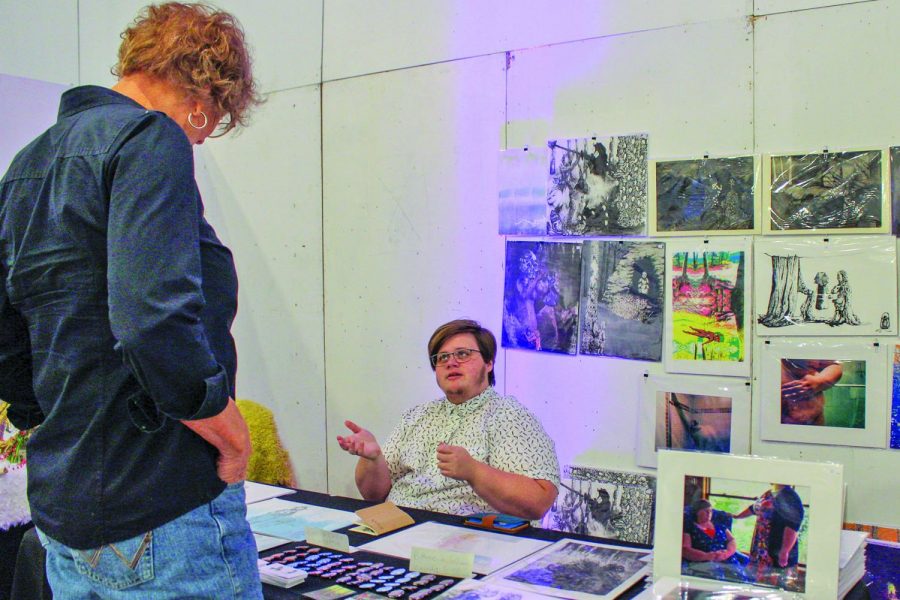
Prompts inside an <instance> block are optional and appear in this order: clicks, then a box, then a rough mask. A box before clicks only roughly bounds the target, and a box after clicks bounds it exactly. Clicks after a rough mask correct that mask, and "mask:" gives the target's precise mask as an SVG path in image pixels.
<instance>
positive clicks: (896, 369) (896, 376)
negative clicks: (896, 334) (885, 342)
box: [890, 344, 900, 450]
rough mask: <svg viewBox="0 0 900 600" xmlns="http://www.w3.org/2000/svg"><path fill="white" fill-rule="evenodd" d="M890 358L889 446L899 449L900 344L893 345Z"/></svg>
mask: <svg viewBox="0 0 900 600" xmlns="http://www.w3.org/2000/svg"><path fill="white" fill-rule="evenodd" d="M892 358H893V360H892V361H891V438H890V447H891V448H893V449H894V450H900V345H897V344H895V345H894V352H893V356H892Z"/></svg>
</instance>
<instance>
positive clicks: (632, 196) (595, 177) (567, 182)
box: [547, 134, 647, 235]
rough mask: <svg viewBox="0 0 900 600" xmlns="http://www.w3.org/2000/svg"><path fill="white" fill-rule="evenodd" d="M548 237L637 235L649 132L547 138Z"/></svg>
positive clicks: (642, 224) (642, 226)
mask: <svg viewBox="0 0 900 600" xmlns="http://www.w3.org/2000/svg"><path fill="white" fill-rule="evenodd" d="M547 147H548V148H549V151H550V159H549V169H548V179H547V234H548V235H641V234H643V233H644V232H645V231H646V225H647V135H646V134H642V135H623V136H612V137H591V138H579V139H568V140H550V141H548V142H547Z"/></svg>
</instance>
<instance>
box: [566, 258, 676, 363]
mask: <svg viewBox="0 0 900 600" xmlns="http://www.w3.org/2000/svg"><path fill="white" fill-rule="evenodd" d="M581 254H582V268H581V277H582V281H581V342H580V351H581V353H582V354H593V355H596V356H615V357H618V358H627V359H632V360H652V361H657V362H658V361H659V360H661V358H662V337H663V314H664V313H663V307H664V304H665V285H664V284H665V275H666V247H665V244H663V243H662V242H630V241H624V240H614V241H601V240H585V241H584V243H583V244H582V253H581Z"/></svg>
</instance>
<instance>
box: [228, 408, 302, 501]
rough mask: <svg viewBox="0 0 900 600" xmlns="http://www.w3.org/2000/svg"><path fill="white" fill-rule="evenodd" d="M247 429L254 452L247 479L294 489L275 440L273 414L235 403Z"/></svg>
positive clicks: (285, 459)
mask: <svg viewBox="0 0 900 600" xmlns="http://www.w3.org/2000/svg"><path fill="white" fill-rule="evenodd" d="M235 403H236V404H237V407H238V410H240V411H241V414H242V415H243V416H244V420H245V421H246V422H247V427H248V428H249V429H250V442H251V443H252V444H253V453H252V454H251V455H250V464H249V466H248V468H247V479H249V480H251V481H258V482H260V483H271V484H272V485H284V486H288V487H297V485H296V481H295V479H294V470H293V468H292V467H291V459H290V457H289V456H288V453H287V451H286V450H285V449H284V447H283V446H282V445H281V440H280V439H279V438H278V430H277V428H276V427H275V417H274V416H273V415H272V411H271V410H269V409H268V408H266V407H265V406H262V405H261V404H257V403H256V402H253V401H252V400H244V399H239V400H235Z"/></svg>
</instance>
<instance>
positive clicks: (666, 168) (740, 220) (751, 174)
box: [647, 156, 762, 236]
mask: <svg viewBox="0 0 900 600" xmlns="http://www.w3.org/2000/svg"><path fill="white" fill-rule="evenodd" d="M760 165H761V163H760V157H759V156H730V157H723V158H710V157H703V158H685V159H677V160H675V159H673V160H656V161H653V162H652V163H651V165H650V179H649V190H650V193H649V196H650V202H649V217H648V219H647V220H648V223H649V232H650V235H651V236H686V235H701V236H710V235H751V234H754V233H759V232H760V229H761V227H760V198H761V193H760V188H761V187H762V186H761V185H760V181H761V180H762V178H761V167H760Z"/></svg>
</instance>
